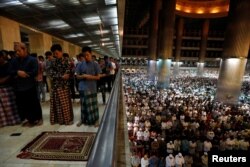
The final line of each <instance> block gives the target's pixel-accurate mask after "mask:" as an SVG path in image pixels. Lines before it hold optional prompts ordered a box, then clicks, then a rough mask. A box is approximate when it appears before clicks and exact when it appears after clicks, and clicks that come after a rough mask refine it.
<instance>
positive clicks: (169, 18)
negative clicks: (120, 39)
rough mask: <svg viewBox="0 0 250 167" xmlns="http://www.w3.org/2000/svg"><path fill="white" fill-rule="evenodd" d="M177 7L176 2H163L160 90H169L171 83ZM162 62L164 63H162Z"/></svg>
mask: <svg viewBox="0 0 250 167" xmlns="http://www.w3.org/2000/svg"><path fill="white" fill-rule="evenodd" d="M175 5H176V0H172V1H165V0H163V1H162V12H161V15H162V16H161V19H162V25H161V26H160V29H162V30H161V31H160V32H161V34H160V36H162V38H161V39H160V44H159V45H160V54H162V55H160V56H161V58H162V60H160V65H159V66H160V71H159V74H158V76H159V77H158V87H159V88H160V89H164V88H167V87H168V85H169V82H170V67H171V60H170V58H171V57H172V52H173V35H174V22H175ZM161 62H162V63H161Z"/></svg>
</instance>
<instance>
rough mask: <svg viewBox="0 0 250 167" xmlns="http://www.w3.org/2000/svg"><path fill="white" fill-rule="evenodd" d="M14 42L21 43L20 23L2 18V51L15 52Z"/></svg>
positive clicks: (0, 35) (0, 27)
mask: <svg viewBox="0 0 250 167" xmlns="http://www.w3.org/2000/svg"><path fill="white" fill-rule="evenodd" d="M14 42H21V35H20V26H19V23H17V22H15V21H12V20H10V19H7V18H5V17H2V16H0V50H2V49H5V50H14Z"/></svg>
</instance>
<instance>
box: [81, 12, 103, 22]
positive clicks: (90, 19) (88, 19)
mask: <svg viewBox="0 0 250 167" xmlns="http://www.w3.org/2000/svg"><path fill="white" fill-rule="evenodd" d="M83 21H84V23H85V24H88V25H96V24H100V23H101V19H100V17H99V16H98V15H97V14H93V15H88V16H85V17H83Z"/></svg>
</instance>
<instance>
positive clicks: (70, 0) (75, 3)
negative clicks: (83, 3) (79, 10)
mask: <svg viewBox="0 0 250 167" xmlns="http://www.w3.org/2000/svg"><path fill="white" fill-rule="evenodd" d="M69 3H71V4H73V5H80V2H79V1H78V0H69Z"/></svg>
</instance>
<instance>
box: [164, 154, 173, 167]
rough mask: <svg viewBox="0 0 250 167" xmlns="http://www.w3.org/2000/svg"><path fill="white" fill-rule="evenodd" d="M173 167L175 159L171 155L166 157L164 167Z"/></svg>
mask: <svg viewBox="0 0 250 167" xmlns="http://www.w3.org/2000/svg"><path fill="white" fill-rule="evenodd" d="M174 166H175V158H174V156H173V155H172V154H169V156H167V157H166V167H174Z"/></svg>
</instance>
